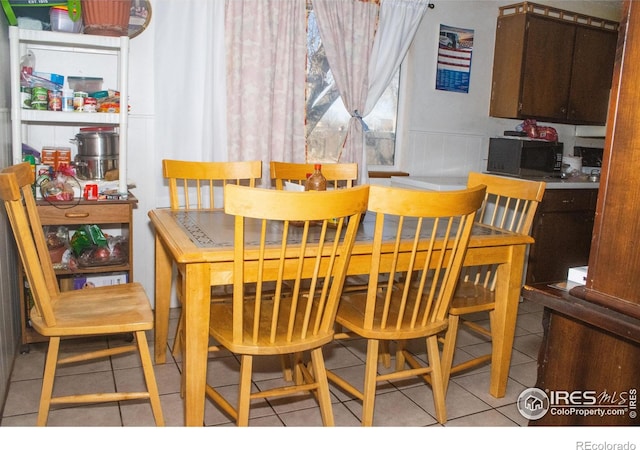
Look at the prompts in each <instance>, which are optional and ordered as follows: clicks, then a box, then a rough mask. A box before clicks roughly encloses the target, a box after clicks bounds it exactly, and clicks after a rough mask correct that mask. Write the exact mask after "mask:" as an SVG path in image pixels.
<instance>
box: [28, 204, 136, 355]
mask: <svg viewBox="0 0 640 450" xmlns="http://www.w3.org/2000/svg"><path fill="white" fill-rule="evenodd" d="M137 202H138V200H137V199H136V198H135V197H134V196H133V195H131V194H129V196H128V198H127V199H126V200H104V201H103V200H100V201H85V200H82V201H80V202H78V203H75V202H74V203H70V202H60V203H53V202H47V201H44V200H38V201H37V207H38V214H39V215H40V221H41V222H42V226H43V229H44V230H45V233H47V237H49V233H53V234H54V235H55V234H56V232H59V233H60V234H65V235H66V236H68V238H69V239H71V238H72V236H73V235H74V233H76V232H77V231H78V230H80V229H84V228H85V226H86V225H89V226H92V225H96V226H97V228H99V229H100V230H101V231H104V234H105V235H106V236H107V237H109V249H110V252H109V253H108V254H107V253H106V252H102V253H101V254H100V255H98V254H97V253H96V254H95V255H96V257H95V258H93V257H90V258H76V261H77V265H75V264H74V265H71V266H69V265H67V264H65V263H64V259H63V262H60V263H59V262H58V261H59V258H60V257H61V255H62V254H63V251H64V249H60V252H58V251H57V250H55V249H54V250H52V249H51V248H50V250H49V253H50V255H51V256H52V260H53V261H54V268H55V272H56V277H57V278H58V285H59V288H60V290H61V291H67V290H72V289H82V288H90V287H94V286H100V285H105V284H121V283H125V282H127V281H133V208H134V206H135V205H136V204H137ZM52 238H53V239H57V238H59V235H58V236H53V237H52ZM61 240H64V237H62V238H61ZM113 242H116V245H117V246H118V252H117V257H116V252H114V251H113V249H114V248H115V247H114V246H113ZM89 256H93V255H89ZM63 258H64V257H63ZM18 282H19V283H20V284H19V285H20V286H22V289H20V314H21V328H22V345H23V351H28V344H30V343H32V342H42V341H46V340H47V338H46V337H44V336H42V335H40V334H39V333H37V332H36V331H35V330H34V329H33V328H31V325H30V319H29V313H30V310H31V306H32V300H31V298H30V297H31V292H30V289H29V284H28V282H27V279H26V276H25V274H24V270H23V268H22V266H20V270H19V271H18ZM87 307H88V308H90V307H91V305H87Z"/></svg>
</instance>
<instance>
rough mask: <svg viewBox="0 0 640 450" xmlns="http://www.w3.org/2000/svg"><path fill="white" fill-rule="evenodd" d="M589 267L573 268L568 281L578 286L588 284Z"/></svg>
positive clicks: (570, 270) (570, 269)
mask: <svg viewBox="0 0 640 450" xmlns="http://www.w3.org/2000/svg"><path fill="white" fill-rule="evenodd" d="M588 269H589V266H582V267H571V268H569V274H568V276H567V280H568V281H572V282H574V283H576V284H587V270H588Z"/></svg>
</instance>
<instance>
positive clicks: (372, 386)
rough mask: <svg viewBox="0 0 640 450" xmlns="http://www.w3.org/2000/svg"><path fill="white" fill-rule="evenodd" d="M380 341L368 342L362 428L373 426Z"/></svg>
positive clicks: (371, 340) (370, 340) (372, 340)
mask: <svg viewBox="0 0 640 450" xmlns="http://www.w3.org/2000/svg"><path fill="white" fill-rule="evenodd" d="M379 346H380V341H378V340H376V339H369V340H368V341H367V360H366V362H365V369H364V387H363V389H362V394H363V400H362V426H364V427H371V426H373V408H374V404H375V400H376V384H377V378H376V376H377V373H378V349H379Z"/></svg>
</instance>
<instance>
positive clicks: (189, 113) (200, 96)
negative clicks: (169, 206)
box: [153, 0, 228, 192]
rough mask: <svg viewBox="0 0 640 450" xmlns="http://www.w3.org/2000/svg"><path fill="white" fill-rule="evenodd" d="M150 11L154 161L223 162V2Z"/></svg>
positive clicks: (163, 1) (168, 3)
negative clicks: (152, 55) (151, 24)
mask: <svg viewBox="0 0 640 450" xmlns="http://www.w3.org/2000/svg"><path fill="white" fill-rule="evenodd" d="M153 9H154V20H156V21H157V22H156V24H155V29H156V33H155V36H154V68H155V71H154V82H155V85H154V102H155V143H156V144H155V145H156V158H157V160H162V159H165V158H167V159H187V160H193V161H225V160H227V159H228V157H227V148H226V82H225V47H224V2H219V1H215V2H212V1H209V0H181V1H175V0H154V1H153ZM160 10H162V11H161V12H160ZM155 170H156V171H157V170H159V169H158V168H155ZM156 173H157V172H156ZM158 179H159V180H160V181H159V182H160V183H161V186H159V187H158V192H165V191H167V187H166V186H165V185H164V184H163V183H164V181H163V180H162V179H161V178H158Z"/></svg>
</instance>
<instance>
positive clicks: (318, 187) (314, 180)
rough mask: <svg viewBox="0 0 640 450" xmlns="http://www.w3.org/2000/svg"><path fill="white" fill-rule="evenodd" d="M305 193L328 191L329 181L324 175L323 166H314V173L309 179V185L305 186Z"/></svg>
mask: <svg viewBox="0 0 640 450" xmlns="http://www.w3.org/2000/svg"><path fill="white" fill-rule="evenodd" d="M304 190H305V191H326V190H327V179H326V178H325V177H324V175H322V164H315V165H314V166H313V173H312V174H311V176H310V177H309V178H307V183H306V184H305V186H304Z"/></svg>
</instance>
